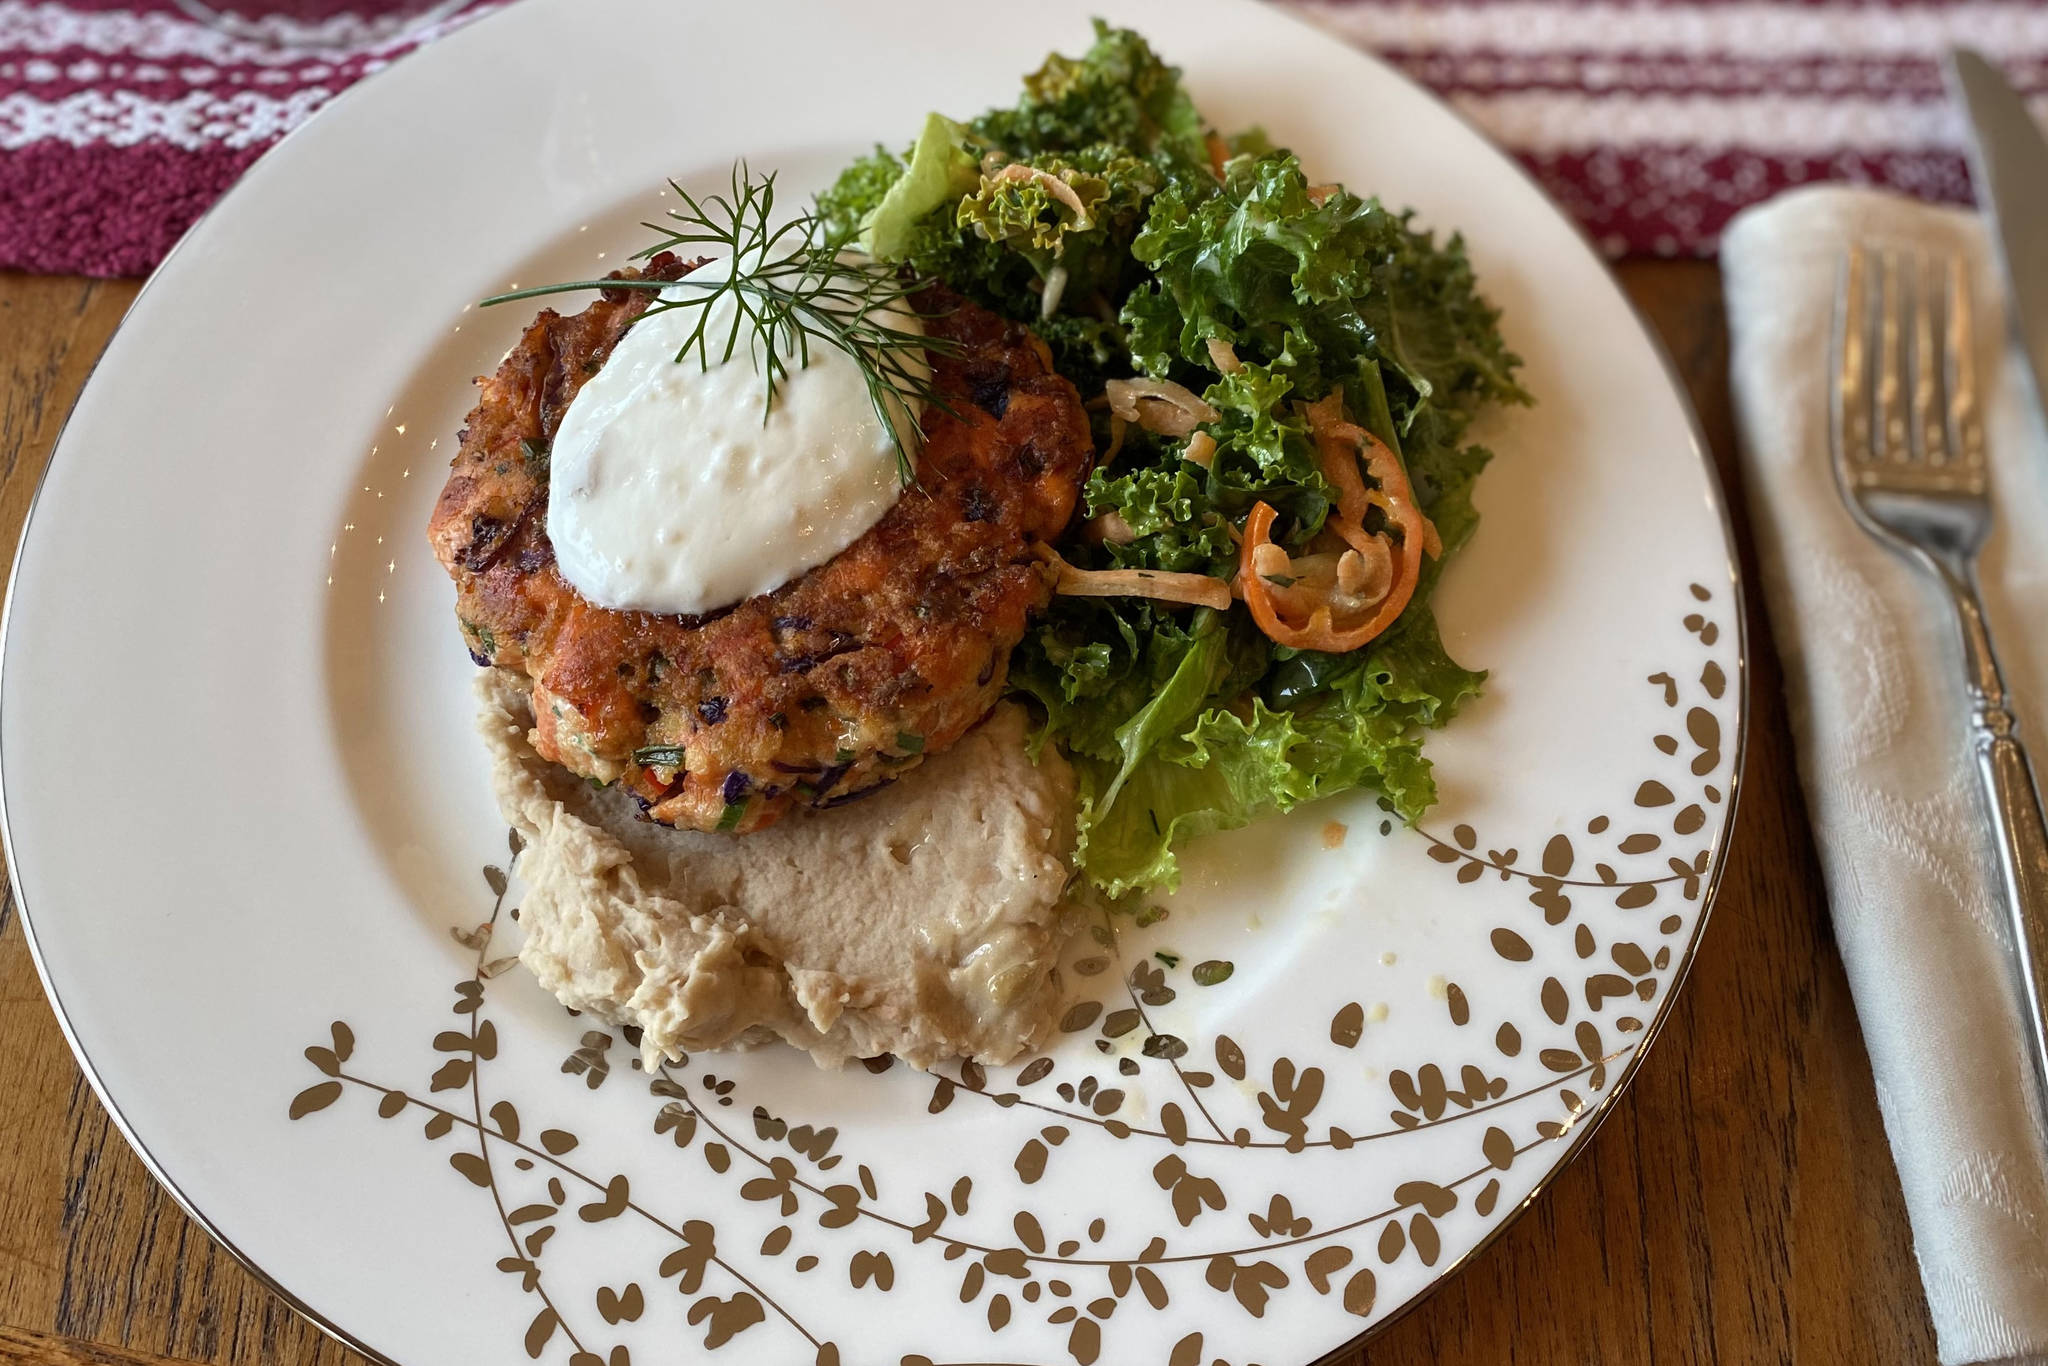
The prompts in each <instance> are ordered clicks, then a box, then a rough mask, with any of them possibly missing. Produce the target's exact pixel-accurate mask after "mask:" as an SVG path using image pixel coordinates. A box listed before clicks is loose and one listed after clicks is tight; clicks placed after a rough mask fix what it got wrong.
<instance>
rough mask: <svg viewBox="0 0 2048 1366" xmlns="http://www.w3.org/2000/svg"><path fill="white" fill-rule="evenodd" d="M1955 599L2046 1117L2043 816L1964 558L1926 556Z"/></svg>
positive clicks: (1976, 743)
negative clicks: (1956, 559) (1960, 560)
mask: <svg viewBox="0 0 2048 1366" xmlns="http://www.w3.org/2000/svg"><path fill="white" fill-rule="evenodd" d="M1927 558H1928V560H1929V561H1930V562H1931V564H1932V567H1933V568H1934V570H1935V573H1936V575H1937V576H1938V577H1939V578H1941V579H1942V581H1943V582H1944V583H1945V584H1946V585H1947V586H1948V589H1949V592H1950V596H1951V597H1952V599H1953V600H1954V602H1955V607H1956V624H1957V626H1958V627H1960V628H1961V631H1962V647H1963V667H1964V670H1965V683H1966V686H1967V688H1968V691H1969V697H1970V738H1971V747H1972V748H1973V749H1974V750H1975V751H1976V754H1977V773H1978V776H1979V777H1980V778H1981V779H1982V780H1983V783H1984V800H1985V804H1986V805H1988V806H1989V807H1990V808H1991V823H1992V825H1993V827H1994V828H1995V831H1996V834H1997V843H1998V870H1999V872H2000V874H2001V875H2002V876H2003V878H2004V881H2005V905H2006V914H2007V916H2008V917H2010V919H2011V922H2012V951H2013V968H2014V970H2015V972H2016V973H2017V975H2018V977H2019V987H2020V1004H2021V1006H2022V1007H2024V1013H2025V1015H2026V1018H2025V1019H2024V1020H2023V1021H2022V1022H2021V1024H2022V1028H2023V1030H2024V1032H2025V1034H2026V1036H2027V1052H2028V1054H2029V1055H2030V1060H2031V1061H2032V1063H2033V1070H2034V1079H2035V1089H2034V1096H2035V1099H2036V1100H2037V1101H2038V1102H2039V1104H2040V1109H2041V1120H2042V1123H2043V1124H2048V821H2044V820H2043V819H2042V815H2041V794H2040V789H2039V788H2038V787H2036V786H2035V784H2034V766H2033V764H2032V763H2030V762H2029V761H2028V759H2027V750H2026V746H2024V745H2022V744H2021V743H2020V736H2019V729H2020V727H2019V720H2018V718H2016V717H2015V716H2014V715H2013V711H2012V703H2011V699H2010V698H2009V697H2008V696H2007V694H2006V691H2005V678H2004V675H2003V674H2001V673H2000V671H1999V668H1998V654H1997V652H1996V651H1995V650H1993V649H1992V647H1991V626H1990V623H1989V622H1987V621H1986V620H1985V618H1984V603H1983V599H1982V598H1980V597H1979V596H1978V594H1977V582H1976V576H1975V575H1974V574H1973V573H1972V572H1971V569H1972V566H1971V565H1970V563H1969V562H1968V561H1963V562H1961V563H1957V562H1954V561H1952V560H1949V559H1948V558H1946V557H1943V556H1937V555H1930V556H1928V557H1927Z"/></svg>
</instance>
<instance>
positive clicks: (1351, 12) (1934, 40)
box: [1287, 0, 2048, 58]
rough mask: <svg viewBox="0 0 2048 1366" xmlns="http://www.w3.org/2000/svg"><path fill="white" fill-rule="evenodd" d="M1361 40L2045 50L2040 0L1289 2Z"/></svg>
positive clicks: (1627, 48)
mask: <svg viewBox="0 0 2048 1366" xmlns="http://www.w3.org/2000/svg"><path fill="white" fill-rule="evenodd" d="M1287 7H1288V8H1291V9H1293V10H1296V11H1297V12H1299V13H1300V14H1302V15H1303V16H1305V17H1307V18H1310V19H1313V20H1314V21H1315V22H1316V23H1318V24H1321V25H1323V26H1324V27H1326V28H1328V29H1330V30H1331V31H1333V32H1336V33H1339V34H1342V35H1343V36H1344V37H1346V38H1349V39H1351V40H1352V41H1353V42H1358V43H1363V44H1365V45H1366V46H1367V47H1376V48H1377V47H1397V48H1409V49H1417V48H1436V49H1444V50H1462V51H1475V50H1485V49H1505V50H1508V51H1513V52H1520V53H1534V52H1605V53H1622V52H1634V53H1645V52H1673V53H1695V54H1706V53H1713V54H1715V55H1721V56H1731V57H1743V56H1750V57H1758V58H1783V57H1796V56H1811V57H1834V56H1841V57H1864V56H1892V57H1928V56H1932V55H1935V54H1937V53H1939V52H1940V51H1941V50H1942V49H1943V48H1944V47H1946V46H1949V45H1950V44H1955V43H1962V44H1967V45H1970V46H1975V47H1980V48H1982V49H1984V50H1985V51H1986V52H1987V53H1988V54H1991V55H1994V56H2002V55H2007V54H2011V55H2017V54H2020V53H2027V52H2034V53H2039V52H2048V5H2042V4H2037V3H2031V0H1964V3H1961V4H1944V5H1931V4H1930V5H1902V6H1898V7H1895V8H1892V7H1884V6H1874V5H1863V4H1855V5H1850V4H1807V5H1774V4H1759V3H1753V2H1751V3H1735V4H1722V5H1708V4H1673V5H1656V6H1643V5H1629V4H1615V3H1595V4H1586V5H1575V4H1558V3H1555V0H1494V2H1493V3H1479V4H1470V5H1466V4H1418V3H1414V2H1413V0H1409V2H1408V3H1394V4H1378V3H1347V0H1287Z"/></svg>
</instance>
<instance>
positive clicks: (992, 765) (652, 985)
mask: <svg viewBox="0 0 2048 1366" xmlns="http://www.w3.org/2000/svg"><path fill="white" fill-rule="evenodd" d="M529 687H530V685H529V683H528V681H527V680H526V679H525V678H523V677H520V676H518V675H515V674H511V673H507V672H505V671H503V670H499V669H489V670H485V671H484V672H483V673H481V674H480V675H479V677H478V681H477V697H478V703H479V708H480V710H479V716H478V728H479V729H480V730H481V732H482V734H483V737H484V741H485V743H486V744H487V745H488V746H489V748H490V751H491V756H492V780H493V784H494V786H495V787H496V790H497V794H498V802H499V805H500V806H501V807H502V808H503V810H504V814H505V817H506V819H507V820H508V821H510V822H511V823H512V825H513V826H514V827H515V828H517V829H518V831H519V833H520V834H521V835H522V836H524V837H525V840H526V847H525V849H524V850H523V851H522V852H521V854H520V856H519V871H520V874H521V877H522V880H523V881H524V882H525V883H526V892H525V895H524V898H523V899H522V900H521V902H520V911H519V924H520V927H521V928H522V929H523V930H524V931H525V936H526V937H525V944H524V946H523V947H522V949H521V950H520V954H519V957H520V961H521V962H522V963H524V964H525V965H526V967H527V968H528V969H529V970H531V971H532V973H533V975H534V976H535V977H536V978H537V979H538V980H539V981H540V983H541V985H542V986H544V987H546V988H547V989H548V990H549V991H551V992H553V993H554V994H555V996H556V997H557V998H558V999H559V1000H560V1001H561V1002H562V1003H563V1004H564V1005H567V1006H570V1007H573V1008H574V1009H577V1010H582V1011H587V1012H589V1013H590V1014H593V1015H596V1016H598V1017H599V1018H601V1019H604V1020H608V1021H611V1022H613V1023H615V1024H625V1025H636V1026H638V1027H639V1028H640V1030H641V1051H642V1053H643V1054H644V1056H645V1059H646V1061H647V1063H648V1064H649V1065H650V1066H651V1065H653V1064H654V1063H655V1062H657V1061H658V1060H660V1059H662V1058H664V1057H667V1058H673V1057H676V1056H678V1055H680V1054H681V1053H682V1052H683V1051H684V1050H687V1049H704V1048H721V1047H726V1046H729V1045H739V1046H749V1045H753V1044H758V1043H765V1042H769V1041H772V1040H774V1039H778V1038H779V1039H783V1040H786V1041H788V1042H789V1043H792V1044H794V1045H796V1046H797V1047H798V1048H802V1049H807V1050H808V1051H809V1052H810V1054H811V1056H812V1057H813V1058H814V1059H816V1060H817V1062H818V1063H819V1065H821V1066H825V1067H838V1066H840V1065H842V1064H844V1063H845V1061H846V1060H847V1059H849V1058H865V1057H873V1056H876V1055H878V1054H882V1053H893V1054H895V1055H897V1056H898V1057H901V1058H903V1059H904V1060H905V1061H906V1062H909V1063H911V1064H912V1065H913V1066H916V1067H929V1066H930V1065H931V1064H932V1063H934V1062H936V1061H938V1060H940V1059H942V1058H950V1057H962V1056H965V1057H972V1058H974V1059H976V1060H978V1061H980V1062H983V1063H988V1064H1000V1063H1006V1062H1009V1061H1011V1060H1012V1059H1013V1058H1015V1057H1017V1056H1018V1055H1019V1054H1021V1053H1023V1052H1026V1051H1027V1050H1029V1049H1031V1048H1033V1047H1035V1046H1036V1045H1037V1044H1038V1043H1040V1042H1041V1041H1042V1040H1043V1039H1044V1037H1045V1036H1046V1034H1047V1033H1048V1032H1049V1031H1050V1029H1051V1026H1052V1022H1053V1018H1054V1014H1055V1012H1056V1010H1057V1007H1058V1005H1059V1000H1060V987H1059V983H1058V981H1057V979H1056V975H1055V971H1054V969H1055V967H1056V965H1057V964H1058V962H1059V955H1060V949H1061V947H1062V944H1063V942H1064V940H1065V937H1066V936H1065V931H1064V926H1063V917H1062V914H1061V903H1060V893H1061V891H1062V889H1063V888H1064V887H1065V885H1066V881H1067V875H1068V869H1067V862H1066V856H1067V854H1068V852H1069V845H1070V843H1071V840H1072V831H1073V817H1072V805H1073V774H1072V771H1071V770H1070V769H1069V768H1068V767H1067V764H1066V762H1065V761H1064V760H1063V759H1061V758H1060V757H1059V756H1058V755H1057V754H1055V753H1054V752H1053V751H1052V750H1051V749H1050V748H1048V749H1047V750H1046V751H1045V752H1044V753H1043V754H1042V755H1041V756H1040V759H1039V761H1038V762H1037V763H1036V764H1034V763H1033V762H1032V761H1031V759H1030V757H1029V756H1028V754H1027V753H1026V748H1025V724H1026V721H1025V716H1024V713H1023V711H1022V710H1021V709H1020V708H1018V707H1016V706H1014V705H1010V704H1003V705H1001V706H999V707H997V708H996V710H995V711H994V712H992V713H991V714H990V716H989V717H988V719H987V720H986V721H984V722H983V723H982V724H981V725H979V726H978V727H976V728H975V729H974V730H971V731H969V732H968V733H967V735H966V736H965V737H964V738H963V739H961V740H960V741H959V743H957V744H955V745H953V746H951V747H950V748H948V749H947V750H945V751H944V752H943V753H940V754H936V755H934V756H932V758H931V759H930V761H929V762H927V763H925V764H924V765H923V766H921V767H920V768H919V769H918V770H917V771H916V772H915V773H914V774H912V775H910V777H909V779H908V780H907V781H905V782H902V783H899V784H897V785H895V786H893V787H889V788H887V789H886V790H882V791H878V792H876V793H875V795H873V796H872V797H868V798H865V799H863V800H861V801H858V802H855V803H853V804H851V805H848V806H847V807H845V808H844V809H841V810H835V811H825V812H816V813H813V812H799V813H796V814H793V815H791V816H790V817H788V818H787V819H785V820H783V821H782V822H781V823H780V824H777V825H775V826H772V827H770V828H769V829H767V830H762V831H759V832H757V833H754V834H749V835H722V834H707V833H703V832H698V831H684V830H674V829H670V828H668V827H666V826H659V825H655V824H652V823H650V822H647V821H644V820H642V819H640V818H639V816H638V812H637V811H636V810H635V808H634V806H633V803H632V801H631V799H630V798H629V797H628V796H627V795H625V794H624V793H622V792H620V791H618V789H617V787H616V786H614V787H611V788H606V789H603V790H598V789H595V788H593V787H592V786H591V785H590V784H589V783H587V782H585V781H584V780H583V779H581V778H578V777H576V776H575V775H573V774H571V773H569V772H567V771H566V770H564V769H562V768H560V767H559V766H557V765H555V764H551V763H549V762H547V761H546V760H544V759H542V758H540V757H539V756H538V755H537V754H535V753H534V751H533V746H532V744H531V743H530V741H529V739H528V731H529V729H530V728H531V726H532V724H533V717H532V714H531V711H530V709H529V702H528V697H527V693H528V690H529Z"/></svg>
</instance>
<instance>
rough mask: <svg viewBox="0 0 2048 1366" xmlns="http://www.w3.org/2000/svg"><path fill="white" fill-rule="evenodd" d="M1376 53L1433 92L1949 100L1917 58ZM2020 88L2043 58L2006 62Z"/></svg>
mask: <svg viewBox="0 0 2048 1366" xmlns="http://www.w3.org/2000/svg"><path fill="white" fill-rule="evenodd" d="M1380 52H1381V55H1382V56H1384V57H1385V58H1386V59H1387V60H1388V61H1390V62H1392V63H1394V65H1396V66H1398V67H1400V68H1401V69H1402V70H1403V71H1405V72H1407V73H1408V74H1409V75H1410V76H1413V77H1415V78H1416V79H1417V80H1419V81H1421V82H1422V83H1423V84H1425V85H1427V86H1430V87H1431V88H1433V89H1436V90H1438V91H1445V90H1465V91H1470V92H1472V93H1474V94H1480V95H1488V94H1494V93H1497V92H1502V91H1508V90H1531V89H1536V90H1542V89H1549V90H1579V91H1585V92H1587V93H1589V94H1597V93H1603V92H1616V93H1632V94H1640V95H1763V94H1778V95H1825V96H1828V97H1830V98H1848V97H1854V96H1881V97H1897V96H1906V97H1916V98H1919V99H1924V100H1943V99H1946V98H1948V95H1947V91H1946V89H1945V88H1944V86H1943V84H1942V77H1941V65H1940V62H1939V61H1938V60H1937V58H1936V57H1935V56H1934V55H1933V54H1929V55H1928V56H1926V57H1923V58H1900V57H1855V58H1814V57H1794V58H1783V59H1779V60H1775V61H1772V60H1765V59H1762V58H1758V57H1726V56H1720V55H1717V54H1707V55H1703V56H1696V55H1693V54H1690V53H1687V54H1684V55H1672V54H1663V55H1643V54H1637V53H1621V54H1610V53H1604V52H1595V53H1586V52H1537V53H1519V52H1445V51H1440V50H1438V49H1435V48H1420V49H1414V50H1410V49H1405V48H1382V49H1380ZM2006 70H2007V74H2008V75H2009V76H2010V77H2011V78H2012V80H2013V82H2014V83H2015V84H2016V85H2018V86H2019V88H2020V89H2022V90H2038V91H2048V53H2042V54H2041V55H2039V56H2028V57H2022V58H2019V59H2017V60H2012V61H2008V62H2007V63H2006Z"/></svg>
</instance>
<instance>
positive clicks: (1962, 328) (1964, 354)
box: [1835, 244, 1984, 492]
mask: <svg viewBox="0 0 2048 1366" xmlns="http://www.w3.org/2000/svg"><path fill="white" fill-rule="evenodd" d="M1839 297H1840V303H1841V308H1840V314H1839V316H1838V317H1837V319H1836V329H1837V330H1836V334H1835V353H1836V359H1837V364H1838V366H1839V368H1838V370H1837V373H1836V377H1835V381H1836V382H1835V392H1836V412H1835V422H1836V427H1835V436H1836V441H1835V450H1836V455H1837V458H1838V460H1839V461H1840V464H1841V472H1842V475H1843V478H1844V479H1845V480H1846V481H1848V482H1850V483H1852V484H1858V485H1868V484H1872V483H1876V482H1879V481H1881V482H1882V483H1883V484H1885V485H1886V486H1888V487H1890V488H1893V489H1903V488H1904V487H1906V486H1912V487H1915V488H1921V489H1925V490H1926V491H1929V492H1945V491H1954V492H1979V491H1981V490H1982V487H1983V483H1984V437H1983V428H1982V425H1981V422H1980V420H1979V416H1978V407H1977V372H1976V356H1975V350H1974V346H1973V344H1972V341H1971V338H1972V336H1973V332H1972V328H1971V317H1970V278H1969V272H1968V269H1967V268H1966V267H1965V265H1964V263H1963V260H1962V258H1961V257H1960V256H1956V255H1953V254H1950V253H1945V252H1934V251H1929V250H1925V249H1921V248H1914V247H1904V248H1884V247H1876V248H1866V247H1864V246H1863V245H1861V244H1853V245H1851V246H1850V248H1849V251H1848V255H1847V256H1846V257H1845V258H1844V260H1843V262H1842V278H1841V289H1840V293H1839Z"/></svg>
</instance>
